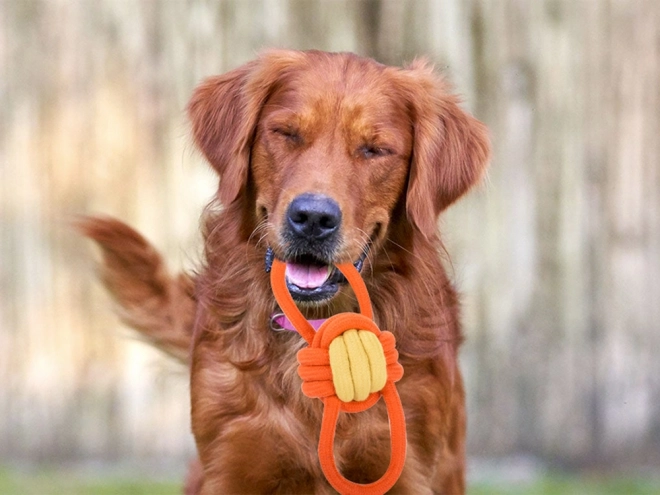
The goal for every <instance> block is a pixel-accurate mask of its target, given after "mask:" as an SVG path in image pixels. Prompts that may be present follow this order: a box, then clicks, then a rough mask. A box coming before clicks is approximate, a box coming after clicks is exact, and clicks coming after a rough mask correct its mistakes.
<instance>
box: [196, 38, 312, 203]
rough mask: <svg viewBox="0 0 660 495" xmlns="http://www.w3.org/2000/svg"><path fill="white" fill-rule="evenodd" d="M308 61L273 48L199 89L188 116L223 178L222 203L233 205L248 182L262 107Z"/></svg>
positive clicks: (201, 147)
mask: <svg viewBox="0 0 660 495" xmlns="http://www.w3.org/2000/svg"><path fill="white" fill-rule="evenodd" d="M301 57H302V54H301V53H300V52H294V51H289V50H271V51H267V52H264V53H263V54H262V55H261V56H260V57H259V59H257V60H255V61H253V62H249V63H247V64H245V65H243V66H241V67H239V68H237V69H234V70H232V71H230V72H227V73H226V74H223V75H221V76H215V77H211V78H209V79H207V80H205V81H204V82H202V84H200V85H199V86H198V87H197V88H196V89H195V91H194V93H193V96H192V98H191V99H190V103H189V104H188V117H189V118H190V121H191V123H192V132H193V137H194V140H195V144H196V145H197V147H198V148H199V149H200V150H201V151H202V153H204V156H205V157H206V159H207V160H208V161H209V163H210V164H211V165H212V166H213V168H214V169H215V170H216V171H217V172H218V174H219V175H220V189H219V192H218V193H219V197H220V201H221V202H222V203H223V204H225V205H228V204H230V203H232V202H233V201H234V200H235V199H236V198H237V197H238V195H239V194H240V193H241V191H242V190H243V188H244V187H245V185H246V182H247V175H248V167H249V161H250V148H251V147H252V140H253V138H254V133H255V128H256V125H257V121H258V118H259V113H260V111H261V108H262V106H263V105H264V103H265V102H266V99H267V98H268V96H269V94H270V92H271V89H272V87H273V85H274V84H275V83H276V82H277V81H278V80H279V78H281V77H282V76H283V75H284V74H285V73H286V72H287V70H288V69H289V68H290V67H291V66H292V65H293V64H295V63H297V61H299V60H300V59H301Z"/></svg>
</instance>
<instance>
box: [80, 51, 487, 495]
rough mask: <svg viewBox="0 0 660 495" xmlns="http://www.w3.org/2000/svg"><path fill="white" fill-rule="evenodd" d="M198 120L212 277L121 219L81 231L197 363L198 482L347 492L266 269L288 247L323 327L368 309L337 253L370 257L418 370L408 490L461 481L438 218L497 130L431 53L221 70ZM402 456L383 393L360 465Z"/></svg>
mask: <svg viewBox="0 0 660 495" xmlns="http://www.w3.org/2000/svg"><path fill="white" fill-rule="evenodd" d="M188 112H189V117H190V121H191V124H192V133H193V137H194V141H195V143H196V145H197V147H198V148H199V149H200V150H201V152H202V153H203V154H204V156H205V157H206V159H207V160H208V162H209V163H210V164H211V166H212V167H213V168H214V169H215V170H216V171H217V172H218V174H219V177H220V182H219V188H218V192H217V196H216V198H215V199H214V200H213V201H212V203H211V204H210V205H209V207H208V208H207V209H206V211H205V213H204V217H203V225H204V227H203V237H204V260H203V263H202V265H201V267H200V269H199V270H198V272H197V273H195V274H192V275H185V274H183V275H179V276H178V277H171V276H170V275H168V273H167V271H166V269H165V268H164V265H163V262H162V260H161V258H160V256H159V255H158V254H157V253H156V251H155V250H154V249H153V248H152V247H151V246H150V245H149V244H148V243H147V242H146V241H145V240H144V239H143V238H142V237H141V236H140V235H139V234H137V233H136V232H135V231H133V230H132V229H130V228H129V227H127V226H125V225H124V224H122V223H120V222H118V221H116V220H111V219H102V218H89V219H86V220H84V221H83V222H82V223H81V227H82V229H83V231H84V232H85V233H86V234H87V235H88V236H89V237H91V238H93V239H95V240H96V241H97V242H98V243H99V244H100V245H101V247H102V249H103V253H104V264H103V277H104V280H105V282H106V285H107V286H108V288H109V289H110V291H111V292H112V293H113V295H114V296H115V298H116V299H117V300H118V302H119V305H120V306H121V308H122V312H123V315H124V317H125V319H126V321H127V322H128V323H129V324H130V325H132V326H133V327H135V328H136V329H138V330H140V331H141V332H143V333H144V334H145V335H146V336H147V337H149V338H150V339H151V340H152V341H153V342H154V343H155V344H157V345H159V346H160V347H162V348H163V349H165V350H166V351H168V352H170V353H172V354H173V355H175V356H177V357H178V358H180V359H181V360H183V361H186V362H189V363H190V376H191V382H190V383H191V407H192V429H193V433H194V436H195V440H196V444H197V448H198V453H199V461H198V462H199V464H196V465H195V466H193V469H192V473H193V474H192V475H191V476H190V477H189V482H188V488H187V490H188V491H189V492H190V493H193V492H197V491H200V492H201V493H203V494H224V493H286V494H289V493H319V494H320V493H334V490H333V489H332V487H331V486H330V485H329V484H328V482H327V481H326V480H325V478H324V476H323V473H322V472H321V468H320V465H319V461H318V455H317V444H318V440H319V429H320V424H321V414H322V403H321V401H318V400H312V399H309V398H307V397H305V396H304V395H303V394H302V393H301V380H300V378H299V377H298V375H297V373H296V369H297V362H296V353H297V352H298V351H299V350H300V349H301V348H302V347H303V346H304V344H305V342H304V341H303V339H302V338H301V337H300V336H299V335H298V334H297V333H296V332H292V331H276V330H281V329H280V328H279V327H277V325H274V323H273V321H272V317H273V315H274V314H276V313H277V311H278V308H277V305H276V302H275V300H274V298H273V295H272V291H271V288H270V284H269V278H268V274H267V273H266V269H265V266H264V264H265V263H266V264H268V262H269V258H272V257H276V258H278V259H279V260H281V261H284V262H286V264H287V268H286V273H287V285H288V288H289V291H290V292H291V294H292V296H293V298H294V300H295V301H296V302H297V304H298V306H299V307H300V309H301V310H302V311H303V313H304V314H305V316H306V317H308V318H310V319H323V318H327V317H329V316H331V315H333V314H336V313H338V312H343V311H354V310H356V302H355V299H354V297H353V294H352V291H351V289H350V287H349V286H347V284H346V283H345V279H344V278H343V277H342V276H341V274H340V273H339V272H338V271H337V270H336V269H335V268H334V265H335V264H336V263H342V262H347V261H350V262H353V263H355V264H356V266H358V267H359V268H361V270H362V276H363V278H364V280H365V282H366V285H367V288H368V290H369V293H370V296H371V299H372V304H373V307H374V313H375V319H376V322H377V324H378V325H379V326H380V328H382V329H386V330H389V331H391V332H393V334H394V335H395V336H396V339H397V349H398V351H399V353H400V362H401V364H402V365H403V367H404V370H405V374H404V377H403V379H402V380H401V381H400V382H399V383H398V384H397V388H398V390H399V394H400V396H401V400H402V403H403V406H404V411H405V416H406V423H407V430H408V446H407V458H406V463H405V467H404V470H403V473H402V475H401V477H400V478H399V480H398V482H397V483H396V484H395V485H394V487H393V488H392V490H391V492H392V493H411V494H423V493H429V494H430V493H438V494H439V493H442V494H460V493H464V491H465V479H464V478H465V475H464V471H465V447H464V444H465V405H464V391H463V384H462V380H461V374H460V372H459V367H458V364H457V352H458V348H459V345H460V343H461V340H462V337H461V331H460V324H459V303H458V298H457V294H456V292H455V290H454V289H453V287H452V284H451V282H450V280H449V279H448V276H447V274H446V272H445V269H444V268H443V264H442V262H441V260H440V255H439V252H440V251H441V250H442V244H441V241H440V237H439V234H438V232H437V221H438V216H439V214H440V213H441V212H442V211H443V210H444V209H445V208H447V207H448V206H449V205H450V204H452V203H453V202H454V201H456V199H458V198H459V197H460V196H462V195H463V194H464V193H465V192H466V191H467V190H468V189H469V188H470V187H471V186H473V185H474V184H475V183H477V182H478V181H479V179H480V178H481V176H482V174H483V173H484V170H485V168H486V165H487V162H488V158H489V142H488V137H487V132H486V130H485V127H484V126H483V125H482V124H481V123H480V122H478V121H477V120H476V119H474V118H473V117H471V116H470V115H468V114H467V113H466V112H465V111H464V110H462V109H461V108H460V106H459V104H458V99H457V97H456V96H454V95H452V94H451V93H450V91H449V90H448V86H447V84H446V83H445V82H444V80H443V79H442V78H441V77H440V76H438V75H437V74H435V73H434V72H433V70H432V68H431V67H429V65H428V64H427V63H426V62H424V61H419V60H417V61H415V62H413V63H412V64H411V65H409V66H408V67H405V68H395V67H389V66H385V65H381V64H379V63H377V62H375V61H373V60H371V59H368V58H362V57H359V56H356V55H353V54H350V53H326V52H320V51H306V52H300V51H288V50H271V51H266V52H264V53H263V54H261V56H260V57H259V58H258V59H257V60H255V61H253V62H250V63H248V64H246V65H244V66H242V67H239V68H237V69H235V70H233V71H231V72H228V73H227V74H224V75H221V76H217V77H212V78H210V79H208V80H206V81H204V82H203V83H202V84H201V85H200V86H199V87H198V88H197V89H196V90H195V92H194V94H193V96H192V99H191V101H190V104H189V107H188ZM266 268H267V267H266ZM389 452H390V450H389V424H388V419H387V414H386V411H385V407H384V406H383V404H382V401H381V402H380V403H379V404H377V405H376V406H374V407H373V408H371V409H370V410H368V411H366V412H363V413H359V414H343V415H341V417H340V421H339V424H338V429H337V439H336V444H335V456H336V461H337V465H338V466H339V467H340V470H341V471H342V473H343V475H344V476H346V477H347V478H348V479H350V480H352V481H355V482H359V483H369V482H372V481H374V480H376V479H378V478H380V476H382V474H383V473H384V471H385V469H386V467H387V465H388V461H389Z"/></svg>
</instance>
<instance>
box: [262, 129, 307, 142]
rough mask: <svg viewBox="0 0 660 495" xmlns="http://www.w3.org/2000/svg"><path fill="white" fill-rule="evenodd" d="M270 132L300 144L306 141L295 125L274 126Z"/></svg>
mask: <svg viewBox="0 0 660 495" xmlns="http://www.w3.org/2000/svg"><path fill="white" fill-rule="evenodd" d="M270 132H271V133H273V134H275V135H276V136H280V137H282V138H284V139H286V140H287V141H289V142H290V143H292V144H296V145H300V144H303V142H304V141H303V138H302V136H301V135H300V132H299V131H298V129H296V128H295V127H293V126H276V127H273V128H272V129H271V130H270Z"/></svg>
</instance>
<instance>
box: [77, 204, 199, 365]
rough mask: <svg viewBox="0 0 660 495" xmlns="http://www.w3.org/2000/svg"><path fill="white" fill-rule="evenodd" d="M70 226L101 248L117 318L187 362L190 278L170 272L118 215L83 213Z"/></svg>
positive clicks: (192, 311)
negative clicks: (99, 215) (117, 308)
mask: <svg viewBox="0 0 660 495" xmlns="http://www.w3.org/2000/svg"><path fill="white" fill-rule="evenodd" d="M76 226H77V228H78V229H79V230H80V232H82V233H83V234H84V235H85V236H87V237H89V238H90V239H92V240H94V241H96V243H97V244H98V245H99V246H100V247H101V250H102V253H103V262H102V264H101V267H100V271H101V278H102V279H103V282H104V284H105V286H106V287H107V289H108V291H109V292H110V294H111V295H112V296H113V298H114V299H115V301H116V302H117V303H118V306H119V314H120V317H121V318H122V320H123V321H124V322H125V323H126V324H127V325H129V326H130V327H132V328H134V329H136V330H138V331H139V332H140V334H141V335H143V336H144V337H146V338H147V340H149V341H150V342H152V343H153V344H155V345H156V346H157V347H159V348H160V349H162V350H163V351H165V352H167V353H168V354H170V355H172V356H174V357H176V358H177V359H178V360H180V361H182V362H184V363H187V362H189V360H190V340H191V336H192V327H193V321H194V317H195V310H196V302H195V299H194V281H193V280H192V278H191V277H190V276H189V275H187V274H184V273H181V274H179V275H178V276H176V277H172V276H170V275H169V274H168V272H167V269H166V267H165V264H164V262H163V259H162V257H161V256H160V254H158V252H157V251H156V250H155V249H154V248H153V246H151V245H150V244H149V243H148V242H147V241H146V240H145V239H144V237H142V236H141V235H140V234H139V233H137V232H136V231H135V230H133V229H132V228H130V227H129V226H128V225H126V224H124V223H122V222H120V221H118V220H114V219H111V218H98V217H85V218H83V219H81V220H80V221H78V222H77V224H76Z"/></svg>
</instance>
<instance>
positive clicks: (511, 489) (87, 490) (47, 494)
mask: <svg viewBox="0 0 660 495" xmlns="http://www.w3.org/2000/svg"><path fill="white" fill-rule="evenodd" d="M181 481H182V480H181ZM181 481H169V482H160V481H157V480H153V479H138V478H135V477H122V476H112V475H109V474H92V473H83V474H81V473H80V472H76V471H61V470H42V469H40V470H36V471H25V470H10V469H4V470H3V469H0V494H2V495H119V494H121V495H180V494H181ZM657 494H660V480H658V479H656V480H651V479H634V478H616V477H612V478H609V477H594V476H589V477H586V476H562V475H551V476H546V477H543V478H542V479H539V480H536V481H530V482H518V483H516V482H504V481H501V482H495V481H493V482H488V481H482V482H478V483H473V484H471V485H470V487H469V489H468V495H657Z"/></svg>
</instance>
